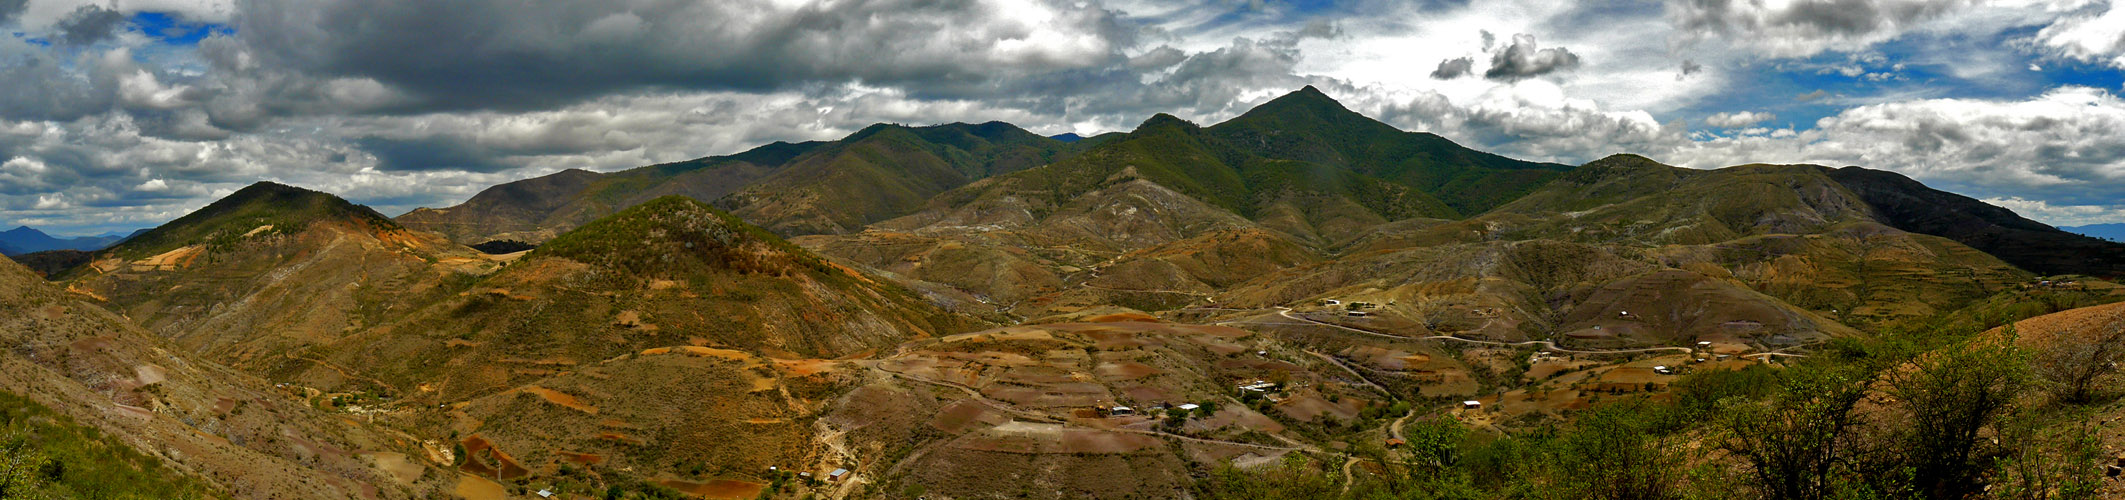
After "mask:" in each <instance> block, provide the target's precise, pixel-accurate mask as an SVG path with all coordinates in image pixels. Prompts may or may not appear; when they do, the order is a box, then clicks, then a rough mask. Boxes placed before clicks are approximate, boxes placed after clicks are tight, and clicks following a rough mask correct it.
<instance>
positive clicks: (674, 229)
mask: <svg viewBox="0 0 2125 500" xmlns="http://www.w3.org/2000/svg"><path fill="white" fill-rule="evenodd" d="M532 254H533V255H535V256H552V257H561V258H566V259H569V260H574V261H578V262H583V263H587V264H593V265H599V266H604V267H609V268H614V269H624V270H627V271H629V272H631V273H634V274H636V275H641V276H649V275H662V276H668V277H683V276H685V275H687V274H690V273H697V272H700V271H702V270H704V269H708V268H720V269H728V270H735V271H739V272H766V273H772V274H776V275H784V274H789V273H791V272H794V271H797V270H799V269H802V268H815V269H816V268H823V267H824V266H825V264H824V261H823V260H820V259H818V258H817V257H815V256H812V255H811V254H810V253H809V252H807V251H805V250H803V249H801V248H798V247H797V246H796V245H794V244H791V243H789V242H787V241H784V240H783V239H781V238H778V237H776V236H775V235H774V234H772V233H769V232H767V230H765V229H760V228H759V227H756V226H753V225H751V224H747V223H745V221H743V220H740V219H739V218H738V217H737V216H734V215H731V214H730V213H729V212H725V211H722V210H718V209H716V208H715V207H711V206H708V204H705V203H701V202H699V201H695V200H694V199H692V198H687V197H684V196H678V195H672V196H665V197H662V198H657V199H654V200H650V201H647V202H644V203H642V204H640V205H635V206H633V207H630V208H628V209H626V210H621V211H620V212H619V213H616V214H613V215H612V216H610V217H606V218H603V219H598V220H597V221H594V222H591V223H589V224H585V225H583V227H579V228H576V229H575V230H572V231H569V232H566V233H561V235H560V236H556V237H554V238H553V239H551V240H547V241H546V243H544V244H542V245H540V246H539V248H538V249H537V250H533V251H532Z"/></svg>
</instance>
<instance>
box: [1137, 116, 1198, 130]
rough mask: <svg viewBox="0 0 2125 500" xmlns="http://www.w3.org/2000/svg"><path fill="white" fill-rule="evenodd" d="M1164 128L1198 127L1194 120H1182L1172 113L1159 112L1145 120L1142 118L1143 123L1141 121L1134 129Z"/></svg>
mask: <svg viewBox="0 0 2125 500" xmlns="http://www.w3.org/2000/svg"><path fill="white" fill-rule="evenodd" d="M1165 128H1179V129H1183V130H1188V129H1195V128H1199V127H1198V126H1197V125H1196V124H1195V123H1194V122H1190V121H1188V120H1182V119H1180V117H1177V116H1173V115H1169V114H1165V113H1159V114H1155V115H1151V118H1149V119H1146V120H1144V123H1143V124H1142V125H1137V126H1136V131H1137V132H1144V131H1149V130H1158V129H1165Z"/></svg>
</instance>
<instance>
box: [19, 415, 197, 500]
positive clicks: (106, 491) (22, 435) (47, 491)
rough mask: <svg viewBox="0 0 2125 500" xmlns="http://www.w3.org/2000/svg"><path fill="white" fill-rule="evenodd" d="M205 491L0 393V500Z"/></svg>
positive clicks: (188, 495)
mask: <svg viewBox="0 0 2125 500" xmlns="http://www.w3.org/2000/svg"><path fill="white" fill-rule="evenodd" d="M210 491H211V490H209V489H208V488H207V487H206V486H205V485H202V484H200V483H199V482H198V481H196V480H193V479H191V478H188V477H185V476H184V475H182V474H178V473H177V472H176V471H173V470H170V469H168V468H166V467H164V466H163V464H162V462H160V461H157V460H156V459H155V458H153V457H149V456H147V455H142V454H140V453H139V452H137V451H133V448H132V447H129V446H126V445H125V444H124V443H120V442H118V441H117V440H114V439H111V438H110V437H108V436H104V435H103V433H101V432H97V431H96V430H95V429H92V428H89V427H87V426H84V425H81V424H77V423H75V422H74V421H73V419H71V418H68V417H65V416H62V415H59V414H57V413H53V412H52V410H51V409H50V408H46V407H44V405H40V404H37V403H36V402H34V401H30V400H28V399H24V398H23V397H21V396H17V395H14V394H9V393H5V392H0V499H11V500H12V499H54V500H56V499H72V498H86V499H143V500H144V499H197V498H209V497H213V496H214V495H213V494H212V493H211V492H210Z"/></svg>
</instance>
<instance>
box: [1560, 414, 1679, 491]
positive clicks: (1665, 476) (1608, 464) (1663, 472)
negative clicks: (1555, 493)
mask: <svg viewBox="0 0 2125 500" xmlns="http://www.w3.org/2000/svg"><path fill="white" fill-rule="evenodd" d="M1660 413H1661V409H1660V408H1657V407H1654V406H1653V405H1651V404H1647V403H1645V402H1643V401H1640V400H1633V401H1628V402H1621V403H1615V404H1608V405H1603V406H1600V407H1596V408H1595V409H1594V410H1593V411H1591V412H1588V413H1586V414H1584V415H1581V416H1580V417H1579V420H1578V423H1577V425H1576V426H1575V427H1574V428H1573V429H1572V431H1571V432H1570V433H1568V434H1565V435H1564V436H1562V438H1561V439H1560V440H1559V443H1558V444H1559V446H1561V450H1560V453H1559V455H1560V456H1559V459H1560V460H1561V465H1562V466H1563V467H1562V472H1563V473H1564V475H1565V477H1566V479H1567V481H1566V482H1565V484H1571V485H1574V486H1576V487H1578V488H1579V491H1578V492H1577V493H1578V495H1579V496H1580V497H1583V498H1598V499H1604V500H1647V499H1664V498H1675V497H1677V496H1678V495H1677V492H1676V491H1675V490H1676V484H1677V483H1678V482H1679V481H1678V480H1680V479H1681V478H1682V474H1681V465H1682V457H1681V456H1680V455H1679V454H1677V453H1675V450H1673V449H1672V447H1671V446H1670V445H1669V442H1668V441H1669V436H1668V435H1666V434H1663V433H1660V432H1657V428H1658V427H1659V425H1658V423H1657V422H1658V421H1657V419H1658V418H1659V417H1660V415H1659V414H1660Z"/></svg>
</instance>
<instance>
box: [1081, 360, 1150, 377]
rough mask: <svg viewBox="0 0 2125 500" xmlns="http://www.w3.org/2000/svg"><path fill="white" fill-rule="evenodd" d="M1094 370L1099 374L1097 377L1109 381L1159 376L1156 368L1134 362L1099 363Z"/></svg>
mask: <svg viewBox="0 0 2125 500" xmlns="http://www.w3.org/2000/svg"><path fill="white" fill-rule="evenodd" d="M1096 370H1097V371H1098V372H1099V376H1101V377H1105V378H1108V379H1111V380H1136V379H1140V378H1144V377H1149V376H1152V375H1157V374H1159V370H1158V369H1157V368H1152V367H1151V365H1146V364H1143V363H1138V362H1134V361H1125V362H1121V363H1101V364H1100V365H1099V368H1096Z"/></svg>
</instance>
